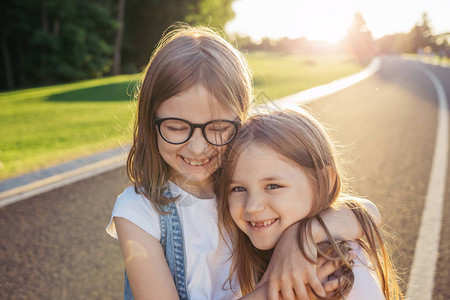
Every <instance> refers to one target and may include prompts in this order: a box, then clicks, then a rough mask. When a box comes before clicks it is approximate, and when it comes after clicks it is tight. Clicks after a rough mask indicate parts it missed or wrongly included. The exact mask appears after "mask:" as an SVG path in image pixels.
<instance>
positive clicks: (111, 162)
mask: <svg viewBox="0 0 450 300" xmlns="http://www.w3.org/2000/svg"><path fill="white" fill-rule="evenodd" d="M126 156H127V155H126V154H121V155H118V156H114V157H111V158H109V159H106V160H102V161H99V162H96V163H93V164H90V165H87V166H84V167H81V168H78V169H75V170H72V171H68V172H65V173H62V174H58V175H54V176H50V177H47V178H45V179H42V180H38V181H35V182H32V183H29V184H26V185H23V186H20V187H17V188H13V189H10V190H6V191H4V192H1V193H0V207H2V206H6V205H8V204H12V203H14V202H18V201H21V200H25V199H28V198H30V197H33V196H36V195H39V194H42V193H45V192H48V191H51V190H54V189H57V188H59V187H63V186H65V185H68V184H71V183H74V182H77V181H80V180H83V179H86V178H89V177H92V176H95V175H99V174H102V173H105V172H107V171H110V170H114V169H116V168H120V167H122V166H123V165H124V164H125V161H126Z"/></svg>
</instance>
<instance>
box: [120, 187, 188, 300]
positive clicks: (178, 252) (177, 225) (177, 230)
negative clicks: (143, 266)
mask: <svg viewBox="0 0 450 300" xmlns="http://www.w3.org/2000/svg"><path fill="white" fill-rule="evenodd" d="M169 196H171V195H170V192H169ZM164 210H165V211H166V212H169V214H166V215H160V217H159V223H160V225H161V240H160V243H161V246H162V247H163V250H164V254H165V256H166V260H167V264H168V265H169V269H170V273H172V277H173V279H174V281H175V286H176V288H177V292H178V296H179V297H180V300H189V299H190V298H189V293H188V289H187V281H186V255H185V253H184V238H183V228H182V227H181V222H180V217H179V216H178V212H177V209H176V206H175V203H173V202H172V203H170V204H168V205H166V206H164ZM133 299H134V298H133V293H132V292H131V287H130V282H129V281H128V277H127V272H126V271H125V289H124V300H133Z"/></svg>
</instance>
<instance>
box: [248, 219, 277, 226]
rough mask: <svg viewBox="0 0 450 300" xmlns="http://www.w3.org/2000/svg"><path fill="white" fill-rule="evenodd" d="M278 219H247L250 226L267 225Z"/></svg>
mask: <svg viewBox="0 0 450 300" xmlns="http://www.w3.org/2000/svg"><path fill="white" fill-rule="evenodd" d="M277 220H278V219H271V220H265V221H247V223H249V224H250V226H251V227H267V226H270V225H272V224H273V223H275V222H276V221H277Z"/></svg>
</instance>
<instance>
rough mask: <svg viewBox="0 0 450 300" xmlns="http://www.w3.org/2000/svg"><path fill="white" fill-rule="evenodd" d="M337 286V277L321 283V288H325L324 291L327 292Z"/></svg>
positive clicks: (335, 288)
mask: <svg viewBox="0 0 450 300" xmlns="http://www.w3.org/2000/svg"><path fill="white" fill-rule="evenodd" d="M338 287H339V280H338V279H333V280H330V281H327V282H325V283H324V285H323V288H324V289H325V291H326V292H327V293H331V292H333V291H335V290H337V289H338Z"/></svg>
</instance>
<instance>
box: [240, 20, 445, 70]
mask: <svg viewBox="0 0 450 300" xmlns="http://www.w3.org/2000/svg"><path fill="white" fill-rule="evenodd" d="M234 38H235V39H236V41H237V43H238V44H239V46H240V48H241V49H243V50H247V51H274V52H281V53H288V54H296V53H300V54H326V53H350V54H352V55H353V56H354V57H355V58H356V59H357V60H358V61H360V62H361V63H367V61H368V60H370V59H371V58H372V57H373V56H374V55H384V54H401V53H418V54H431V53H435V54H437V55H439V56H447V57H450V32H448V33H443V34H437V35H434V34H433V30H432V26H431V22H430V20H429V17H428V15H427V14H426V13H423V15H422V18H421V20H419V21H418V22H417V23H416V24H415V25H414V26H413V28H411V30H410V31H409V32H408V33H396V34H392V35H386V36H384V37H381V38H379V39H377V40H375V39H374V38H373V37H372V33H371V32H370V29H369V28H368V27H367V24H366V22H365V20H364V18H363V16H362V14H361V13H359V12H356V13H355V15H354V17H353V21H352V23H351V25H350V27H349V28H348V30H347V35H346V36H345V37H344V38H343V39H342V40H341V41H339V42H338V43H336V44H331V43H327V42H323V41H309V40H307V39H306V38H304V37H299V38H295V39H289V38H286V37H284V38H281V39H277V40H274V39H269V38H267V37H265V38H263V39H262V40H261V41H259V42H255V41H253V40H252V39H251V38H250V37H248V36H240V35H235V36H234Z"/></svg>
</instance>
